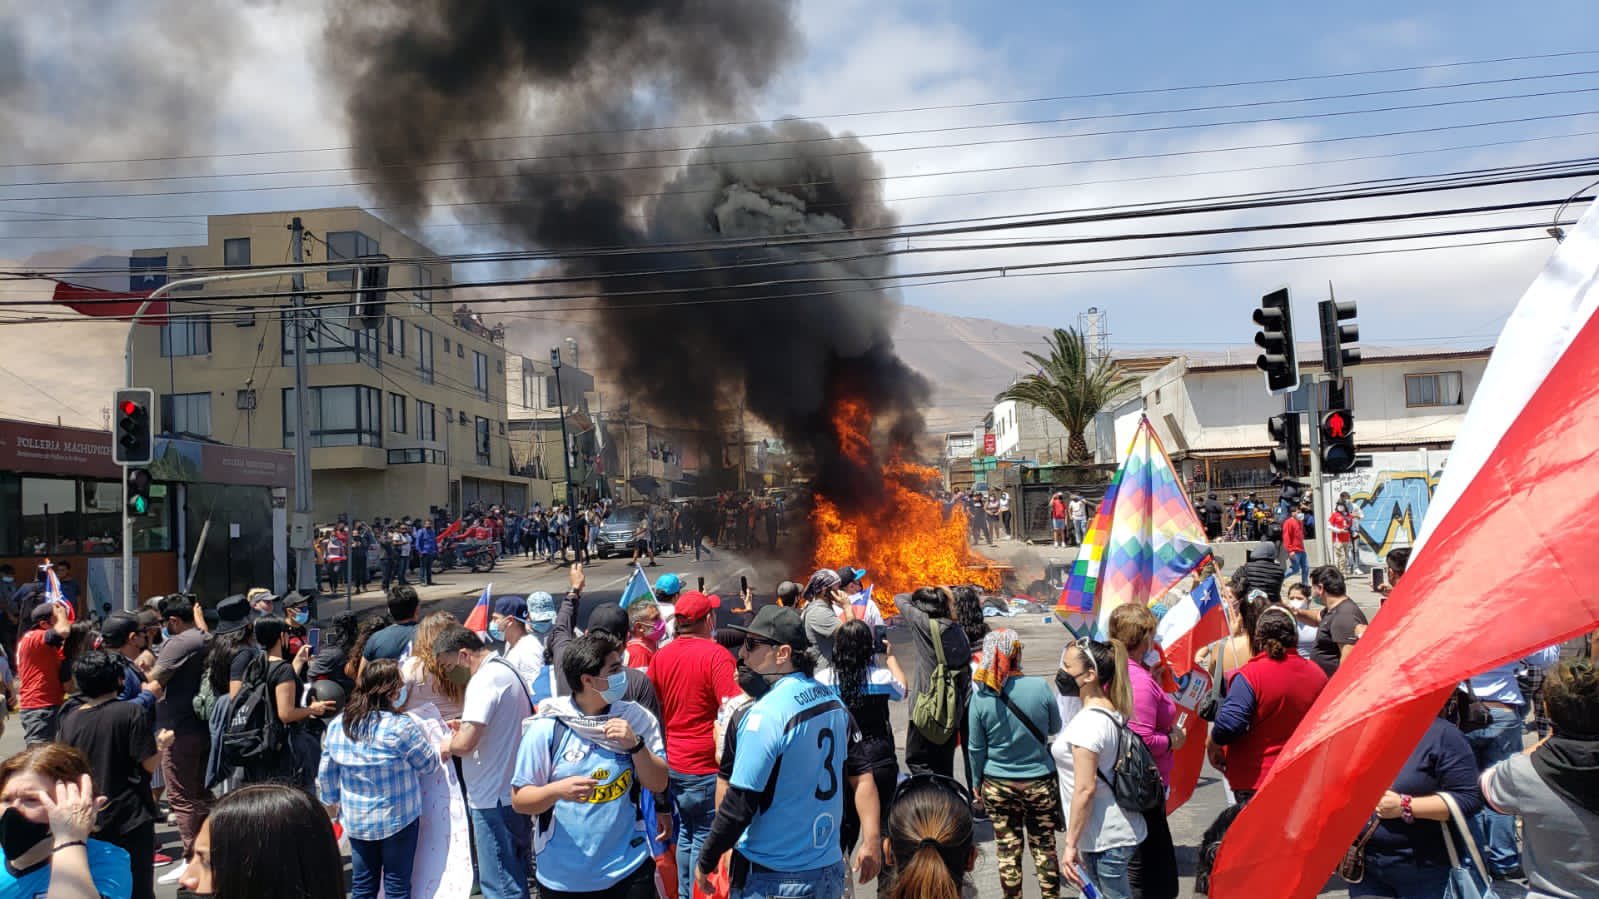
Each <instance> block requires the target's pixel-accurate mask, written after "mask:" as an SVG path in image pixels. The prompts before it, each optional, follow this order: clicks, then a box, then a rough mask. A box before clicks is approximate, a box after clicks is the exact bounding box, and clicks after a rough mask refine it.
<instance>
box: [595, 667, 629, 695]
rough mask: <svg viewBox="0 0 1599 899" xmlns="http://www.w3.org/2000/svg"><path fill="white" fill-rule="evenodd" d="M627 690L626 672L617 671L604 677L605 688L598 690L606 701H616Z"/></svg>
mask: <svg viewBox="0 0 1599 899" xmlns="http://www.w3.org/2000/svg"><path fill="white" fill-rule="evenodd" d="M626 692H627V672H626V671H618V672H616V673H615V674H613V675H611V676H610V677H608V678H606V679H605V689H604V690H601V691H600V696H602V697H604V699H605V701H606V702H616V701H617V700H618V699H621V698H622V694H623V693H626Z"/></svg>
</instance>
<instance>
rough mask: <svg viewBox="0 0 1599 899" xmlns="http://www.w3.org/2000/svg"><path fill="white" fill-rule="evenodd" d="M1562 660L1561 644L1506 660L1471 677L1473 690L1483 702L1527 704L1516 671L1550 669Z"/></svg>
mask: <svg viewBox="0 0 1599 899" xmlns="http://www.w3.org/2000/svg"><path fill="white" fill-rule="evenodd" d="M1559 661H1560V644H1559V643H1556V644H1555V645H1553V646H1547V647H1544V648H1543V649H1540V650H1538V651H1537V652H1535V653H1533V654H1532V655H1529V656H1526V657H1525V658H1521V659H1516V660H1514V661H1510V662H1506V663H1505V664H1503V665H1500V666H1499V667H1498V668H1490V669H1488V670H1487V671H1484V672H1483V673H1481V674H1479V675H1477V676H1476V677H1473V678H1472V679H1471V689H1472V692H1474V693H1476V694H1477V698H1478V699H1480V700H1482V701H1483V702H1502V703H1504V704H1505V705H1526V704H1527V697H1525V696H1523V695H1521V687H1520V686H1519V685H1518V684H1517V683H1516V671H1517V670H1519V669H1521V668H1523V667H1527V668H1538V669H1548V668H1552V667H1554V665H1555V663H1557V662H1559Z"/></svg>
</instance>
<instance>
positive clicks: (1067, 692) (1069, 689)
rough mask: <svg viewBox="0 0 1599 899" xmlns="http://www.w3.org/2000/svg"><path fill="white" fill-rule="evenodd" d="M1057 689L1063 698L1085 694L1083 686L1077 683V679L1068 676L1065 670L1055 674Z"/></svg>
mask: <svg viewBox="0 0 1599 899" xmlns="http://www.w3.org/2000/svg"><path fill="white" fill-rule="evenodd" d="M1055 689H1057V690H1059V691H1060V695H1062V696H1079V695H1081V694H1082V692H1083V688H1082V685H1080V684H1078V683H1077V678H1075V677H1072V676H1071V675H1070V674H1068V673H1067V672H1066V671H1065V669H1062V670H1060V671H1057V672H1055Z"/></svg>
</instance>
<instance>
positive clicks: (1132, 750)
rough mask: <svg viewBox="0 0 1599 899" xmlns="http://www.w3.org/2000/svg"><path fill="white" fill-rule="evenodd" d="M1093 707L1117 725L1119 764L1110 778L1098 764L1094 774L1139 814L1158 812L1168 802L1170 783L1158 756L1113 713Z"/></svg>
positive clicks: (1122, 805)
mask: <svg viewBox="0 0 1599 899" xmlns="http://www.w3.org/2000/svg"><path fill="white" fill-rule="evenodd" d="M1091 708H1093V707H1091ZM1093 710H1094V711H1096V712H1099V713H1100V714H1102V715H1104V716H1105V717H1107V718H1109V719H1110V720H1111V722H1112V723H1113V724H1115V725H1116V764H1115V766H1114V767H1113V768H1112V769H1111V776H1110V777H1106V776H1105V773H1104V772H1103V771H1100V770H1099V767H1098V766H1097V765H1096V766H1095V768H1094V773H1095V774H1097V775H1099V779H1100V780H1103V781H1104V782H1105V785H1106V786H1108V787H1110V791H1111V792H1112V793H1113V794H1115V796H1116V804H1117V805H1119V806H1121V807H1122V808H1124V809H1126V810H1127V811H1130V812H1138V813H1139V814H1145V813H1151V812H1154V811H1155V810H1156V809H1158V808H1160V807H1161V806H1162V805H1164V804H1165V802H1166V786H1165V784H1163V783H1162V782H1161V779H1160V769H1159V768H1158V767H1156V766H1155V757H1154V756H1153V755H1151V754H1150V752H1149V747H1148V746H1146V745H1144V738H1143V737H1140V736H1139V735H1137V734H1135V733H1133V732H1132V731H1131V730H1129V729H1128V727H1127V725H1125V724H1123V723H1122V722H1121V721H1120V720H1119V719H1117V717H1116V716H1115V715H1112V714H1111V713H1110V712H1108V711H1106V710H1104V709H1101V708H1093Z"/></svg>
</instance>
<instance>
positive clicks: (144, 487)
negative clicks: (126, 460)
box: [127, 468, 150, 518]
mask: <svg viewBox="0 0 1599 899" xmlns="http://www.w3.org/2000/svg"><path fill="white" fill-rule="evenodd" d="M127 497H128V517H129V518H139V517H142V516H145V515H149V514H150V471H149V469H145V468H130V469H128V484H127Z"/></svg>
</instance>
